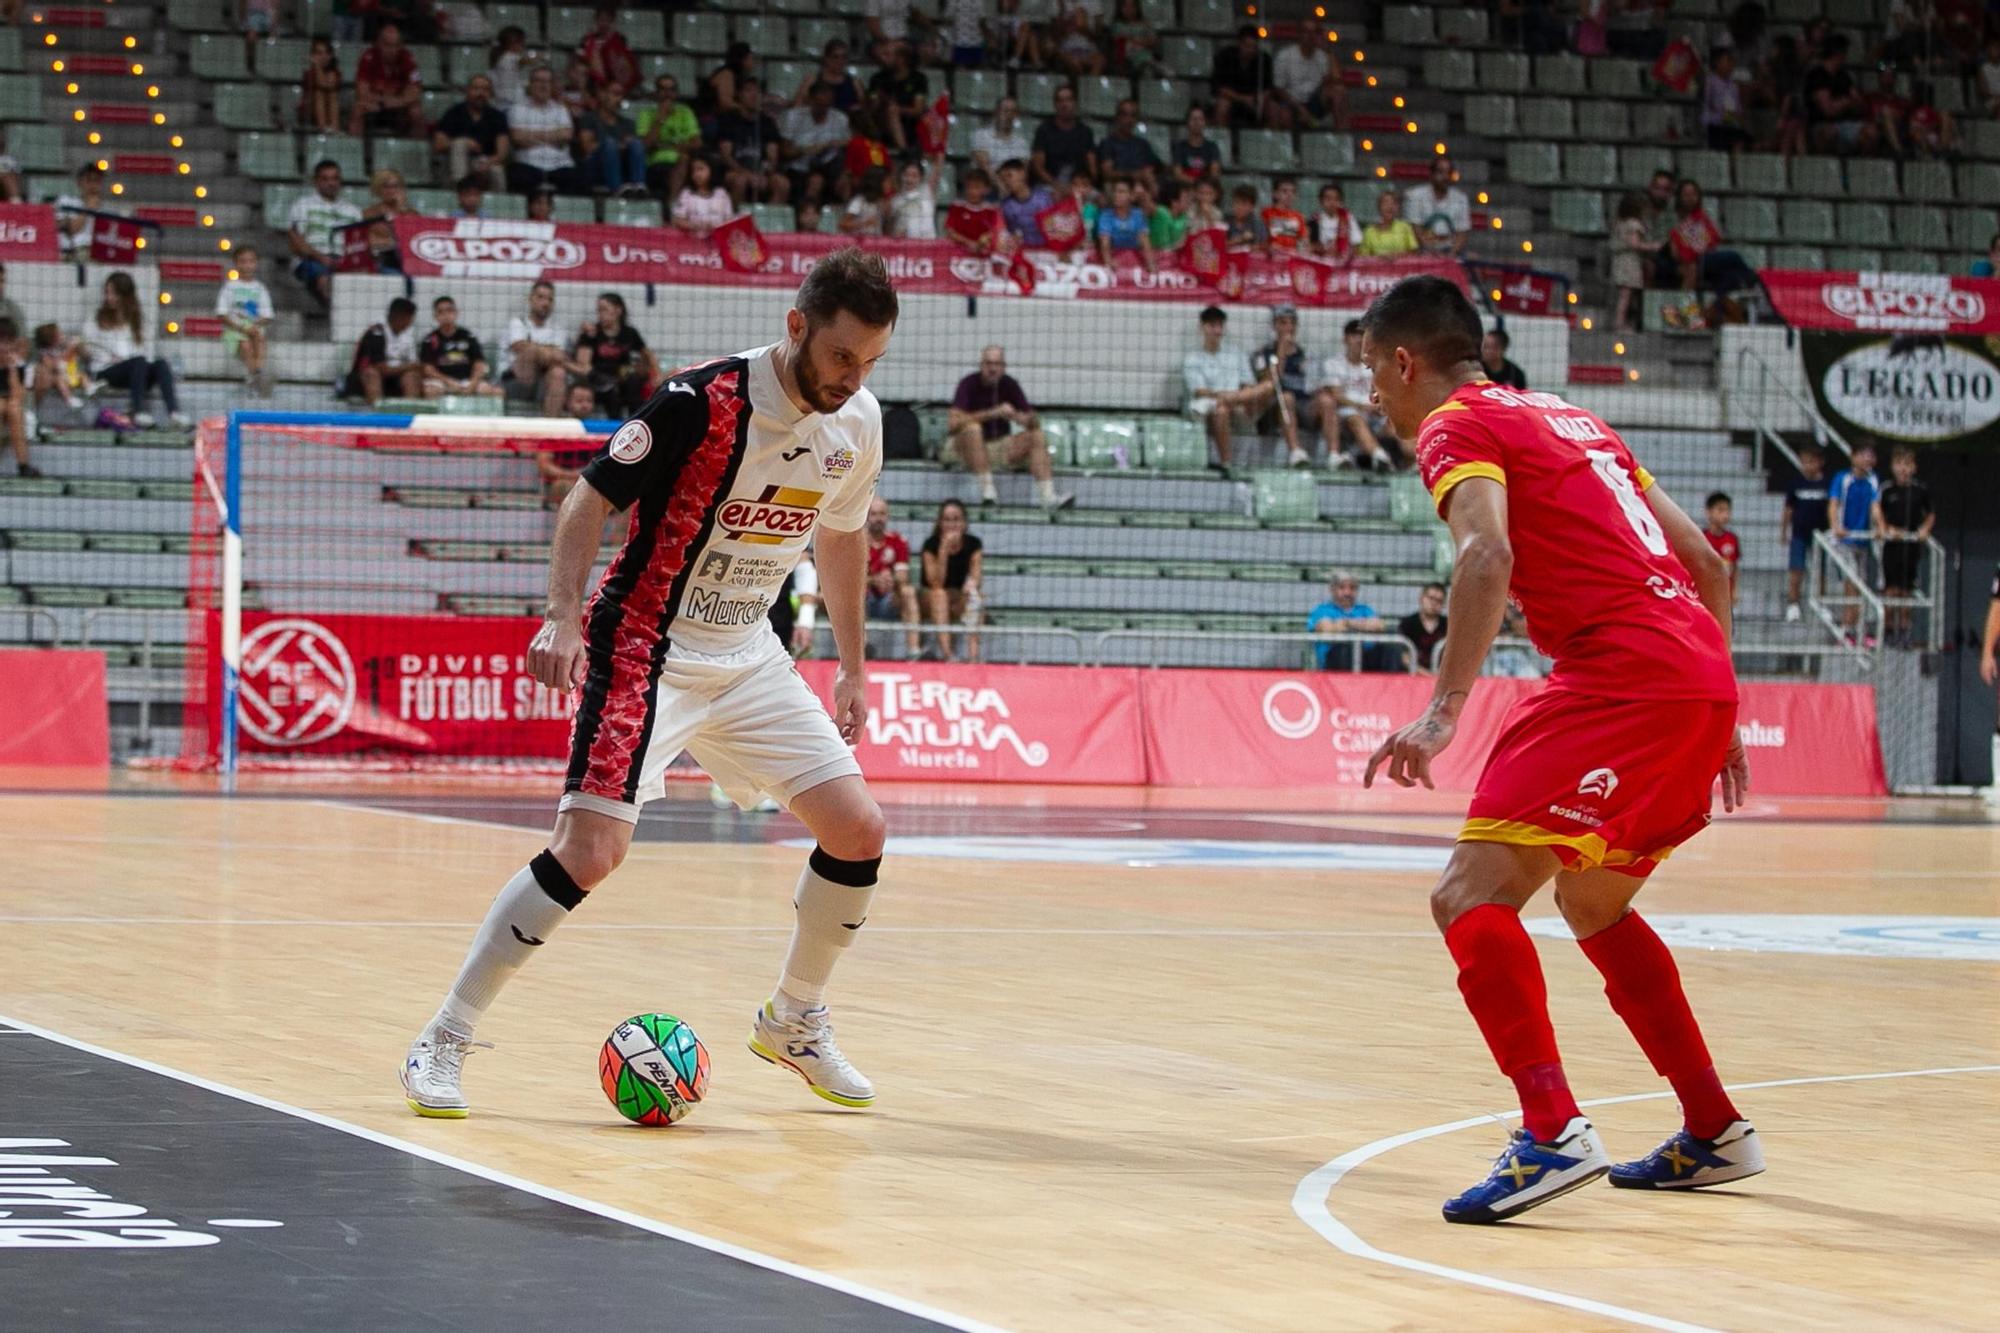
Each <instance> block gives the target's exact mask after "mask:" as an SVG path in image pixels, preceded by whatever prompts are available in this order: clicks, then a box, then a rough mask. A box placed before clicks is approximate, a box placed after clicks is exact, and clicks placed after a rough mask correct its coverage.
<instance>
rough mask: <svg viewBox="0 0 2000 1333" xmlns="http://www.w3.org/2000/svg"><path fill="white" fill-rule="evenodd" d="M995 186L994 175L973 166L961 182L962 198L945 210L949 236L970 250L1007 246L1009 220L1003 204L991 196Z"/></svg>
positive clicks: (985, 251)
mask: <svg viewBox="0 0 2000 1333" xmlns="http://www.w3.org/2000/svg"><path fill="white" fill-rule="evenodd" d="M992 189H993V179H992V177H990V176H988V175H987V174H986V173H985V172H984V171H982V170H980V169H979V168H978V167H973V168H971V169H970V170H969V171H967V172H966V173H965V175H964V177H963V178H961V179H960V181H959V183H958V191H959V198H958V202H957V203H955V204H953V205H952V206H951V210H950V211H949V212H948V213H946V214H945V220H944V233H945V239H946V240H950V241H955V242H957V243H958V244H959V246H961V247H962V248H963V249H964V250H965V251H966V253H967V254H974V255H990V254H992V253H994V252H995V251H996V250H1001V249H1004V248H1006V244H1007V240H1008V236H1007V223H1006V219H1005V218H1003V217H1002V216H1001V214H1000V206H999V205H998V204H996V203H994V202H993V201H992V200H991V199H990V198H988V195H989V194H990V193H991V191H992Z"/></svg>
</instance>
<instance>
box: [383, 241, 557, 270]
mask: <svg viewBox="0 0 2000 1333" xmlns="http://www.w3.org/2000/svg"><path fill="white" fill-rule="evenodd" d="M410 249H411V251H412V252H414V253H415V255H416V256H417V258H419V259H421V260H423V261H424V262H425V263H427V264H436V265H437V266H438V267H439V268H445V267H448V266H449V267H454V268H455V269H456V270H457V271H458V272H461V273H464V272H471V271H476V270H477V269H478V268H479V267H481V266H486V265H491V266H495V267H498V266H502V265H505V266H507V267H509V268H513V267H519V266H523V265H526V266H530V267H534V268H541V269H565V268H582V267H583V262H584V257H585V256H584V250H583V247H582V246H581V245H578V244H577V243H576V242H575V241H570V240H564V239H563V238H562V237H560V236H460V235H456V234H454V233H452V232H443V231H431V232H425V233H424V234H423V235H421V236H419V237H417V238H416V239H415V240H414V241H412V242H411V243H410Z"/></svg>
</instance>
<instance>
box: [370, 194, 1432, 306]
mask: <svg viewBox="0 0 2000 1333" xmlns="http://www.w3.org/2000/svg"><path fill="white" fill-rule="evenodd" d="M396 240H397V243H398V245H399V246H401V248H402V252H403V271H404V272H405V273H407V274H409V275H410V276H411V277H414V278H439V277H441V278H525V279H531V280H532V279H546V280H548V281H550V282H588V283H600V284H601V283H606V282H650V283H669V284H680V285H695V286H731V287H775V288H783V289H785V290H790V289H792V288H795V287H797V286H798V284H799V282H800V281H801V280H802V279H803V278H804V277H805V275H806V274H807V273H809V272H811V271H812V266H813V265H814V264H816V263H818V262H819V260H820V258H821V257H822V256H824V255H826V254H829V253H831V252H832V251H834V250H837V249H840V248H842V247H844V246H847V245H852V244H855V243H856V242H855V241H854V240H852V239H849V238H846V237H839V236H821V235H818V234H817V233H808V232H774V233H770V234H767V235H765V236H764V237H763V242H764V249H765V258H764V260H763V262H761V263H759V264H756V265H754V266H752V267H751V268H750V269H749V270H748V271H745V272H737V271H734V270H732V269H731V268H730V267H729V266H728V265H726V264H725V263H724V262H723V258H722V256H721V255H720V254H719V253H718V252H717V250H716V247H715V245H714V243H713V242H711V241H709V240H707V239H704V238H699V237H692V236H686V235H683V234H681V233H679V232H675V231H670V230H667V229H665V228H659V227H617V226H608V225H598V224H586V223H555V222H516V221H500V220H492V219H479V218H427V217H412V216H410V215H408V214H405V215H404V216H402V217H399V218H397V219H396ZM861 244H864V245H865V246H866V247H867V248H868V249H869V250H871V251H873V252H875V253H877V254H879V255H881V256H882V258H883V260H884V261H885V262H886V263H887V264H888V267H889V274H890V276H891V277H892V278H894V279H895V281H896V286H897V287H898V288H899V289H900V290H902V291H904V292H906V293H908V292H932V293H940V294H944V295H951V296H1018V295H1022V294H1023V288H1024V287H1031V288H1032V292H1033V294H1034V295H1035V296H1037V297H1052V298H1060V299H1081V300H1124V301H1202V300H1210V299H1213V296H1214V293H1215V286H1214V283H1213V280H1212V279H1211V280H1204V279H1203V277H1202V276H1201V275H1200V274H1198V273H1196V272H1194V271H1193V270H1191V269H1190V268H1188V267H1186V266H1185V265H1184V262H1183V259H1182V255H1181V252H1178V251H1176V252H1173V253H1170V254H1163V255H1160V256H1159V257H1158V259H1159V270H1158V272H1155V273H1149V272H1147V271H1146V269H1145V267H1144V266H1143V264H1142V263H1141V262H1140V260H1139V258H1138V257H1137V255H1136V254H1121V255H1120V256H1118V258H1117V262H1116V263H1115V264H1114V265H1112V266H1111V267H1108V268H1107V267H1105V266H1104V265H1102V264H1099V263H1097V262H1096V261H1094V260H1092V259H1089V258H1088V257H1087V256H1086V255H1082V254H1078V255H1074V256H1067V257H1066V256H1064V255H1060V254H1056V253H1054V252H1052V251H1043V250H1037V251H1031V252H1029V253H1028V254H1027V255H1026V256H1025V259H1026V261H1027V263H1028V264H1029V265H1031V266H1032V268H1033V274H1032V280H1031V282H1023V281H1021V280H1020V279H1021V277H1023V276H1026V275H1017V274H1011V273H1010V272H1009V266H1010V264H1011V263H1012V262H1013V261H1012V260H1011V259H1010V258H1009V257H1006V256H999V255H994V256H982V255H971V254H967V253H965V251H964V249H963V248H962V247H960V246H958V245H956V244H954V243H953V242H951V241H944V240H938V241H906V240H892V239H885V238H877V237H869V238H866V239H865V240H864V241H862V242H861ZM1231 258H1232V260H1234V259H1235V258H1236V256H1232V257H1231ZM1241 263H1242V272H1241V281H1242V291H1241V294H1240V295H1237V294H1233V293H1232V294H1231V297H1230V299H1232V300H1241V301H1248V302H1253V303H1256V304H1260V305H1276V304H1280V303H1282V302H1287V301H1292V300H1295V299H1296V294H1295V293H1294V292H1293V290H1292V275H1291V267H1290V264H1289V262H1288V261H1286V260H1283V259H1280V260H1272V259H1266V258H1264V257H1263V256H1261V255H1244V256H1241ZM1423 273H1428V274H1434V275H1437V276H1440V277H1445V278H1449V279H1451V280H1452V281H1453V282H1455V283H1457V284H1459V286H1460V288H1461V289H1465V290H1469V289H1466V287H1465V271H1464V269H1463V268H1462V267H1461V266H1460V265H1458V264H1456V263H1453V262H1451V261H1448V260H1440V259H1435V258H1430V257H1422V256H1419V257H1414V258H1409V259H1364V260H1356V261H1355V262H1354V263H1352V264H1348V265H1344V266H1340V267H1338V268H1336V269H1335V270H1334V271H1333V273H1332V274H1331V275H1330V276H1329V277H1328V278H1327V280H1326V282H1325V284H1324V292H1323V294H1322V295H1321V296H1320V297H1319V298H1318V299H1320V300H1322V301H1324V302H1327V303H1330V304H1335V305H1341V306H1348V305H1357V306H1358V305H1366V304H1367V303H1368V302H1369V301H1372V300H1373V299H1375V297H1377V296H1379V295H1381V294H1382V293H1383V292H1385V291H1387V290H1388V289H1389V288H1390V287H1392V286H1394V285H1395V284H1396V283H1397V282H1399V281H1401V280H1402V279H1404V278H1407V277H1412V276H1414V275H1417V274H1423Z"/></svg>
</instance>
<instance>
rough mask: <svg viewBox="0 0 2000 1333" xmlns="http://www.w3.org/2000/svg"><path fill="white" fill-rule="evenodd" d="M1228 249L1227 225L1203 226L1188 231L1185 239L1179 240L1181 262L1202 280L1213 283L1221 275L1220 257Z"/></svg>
mask: <svg viewBox="0 0 2000 1333" xmlns="http://www.w3.org/2000/svg"><path fill="white" fill-rule="evenodd" d="M1228 249H1229V229H1228V228H1227V227H1203V228H1201V229H1200V230H1199V231H1189V232H1188V234H1187V239H1186V240H1185V241H1182V242H1181V254H1182V259H1181V262H1182V263H1184V264H1186V265H1187V269H1188V272H1190V273H1192V274H1194V275H1195V276H1196V277H1197V278H1200V279H1201V280H1202V281H1203V282H1207V283H1213V282H1214V281H1215V280H1216V279H1218V278H1220V277H1221V276H1222V257H1223V255H1224V254H1226V253H1227V252H1228Z"/></svg>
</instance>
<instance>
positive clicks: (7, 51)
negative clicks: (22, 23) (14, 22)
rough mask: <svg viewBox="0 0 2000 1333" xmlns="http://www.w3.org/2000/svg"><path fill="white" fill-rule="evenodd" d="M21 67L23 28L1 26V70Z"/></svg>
mask: <svg viewBox="0 0 2000 1333" xmlns="http://www.w3.org/2000/svg"><path fill="white" fill-rule="evenodd" d="M20 68H21V30H20V29H19V28H0V70H15V69H20Z"/></svg>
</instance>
